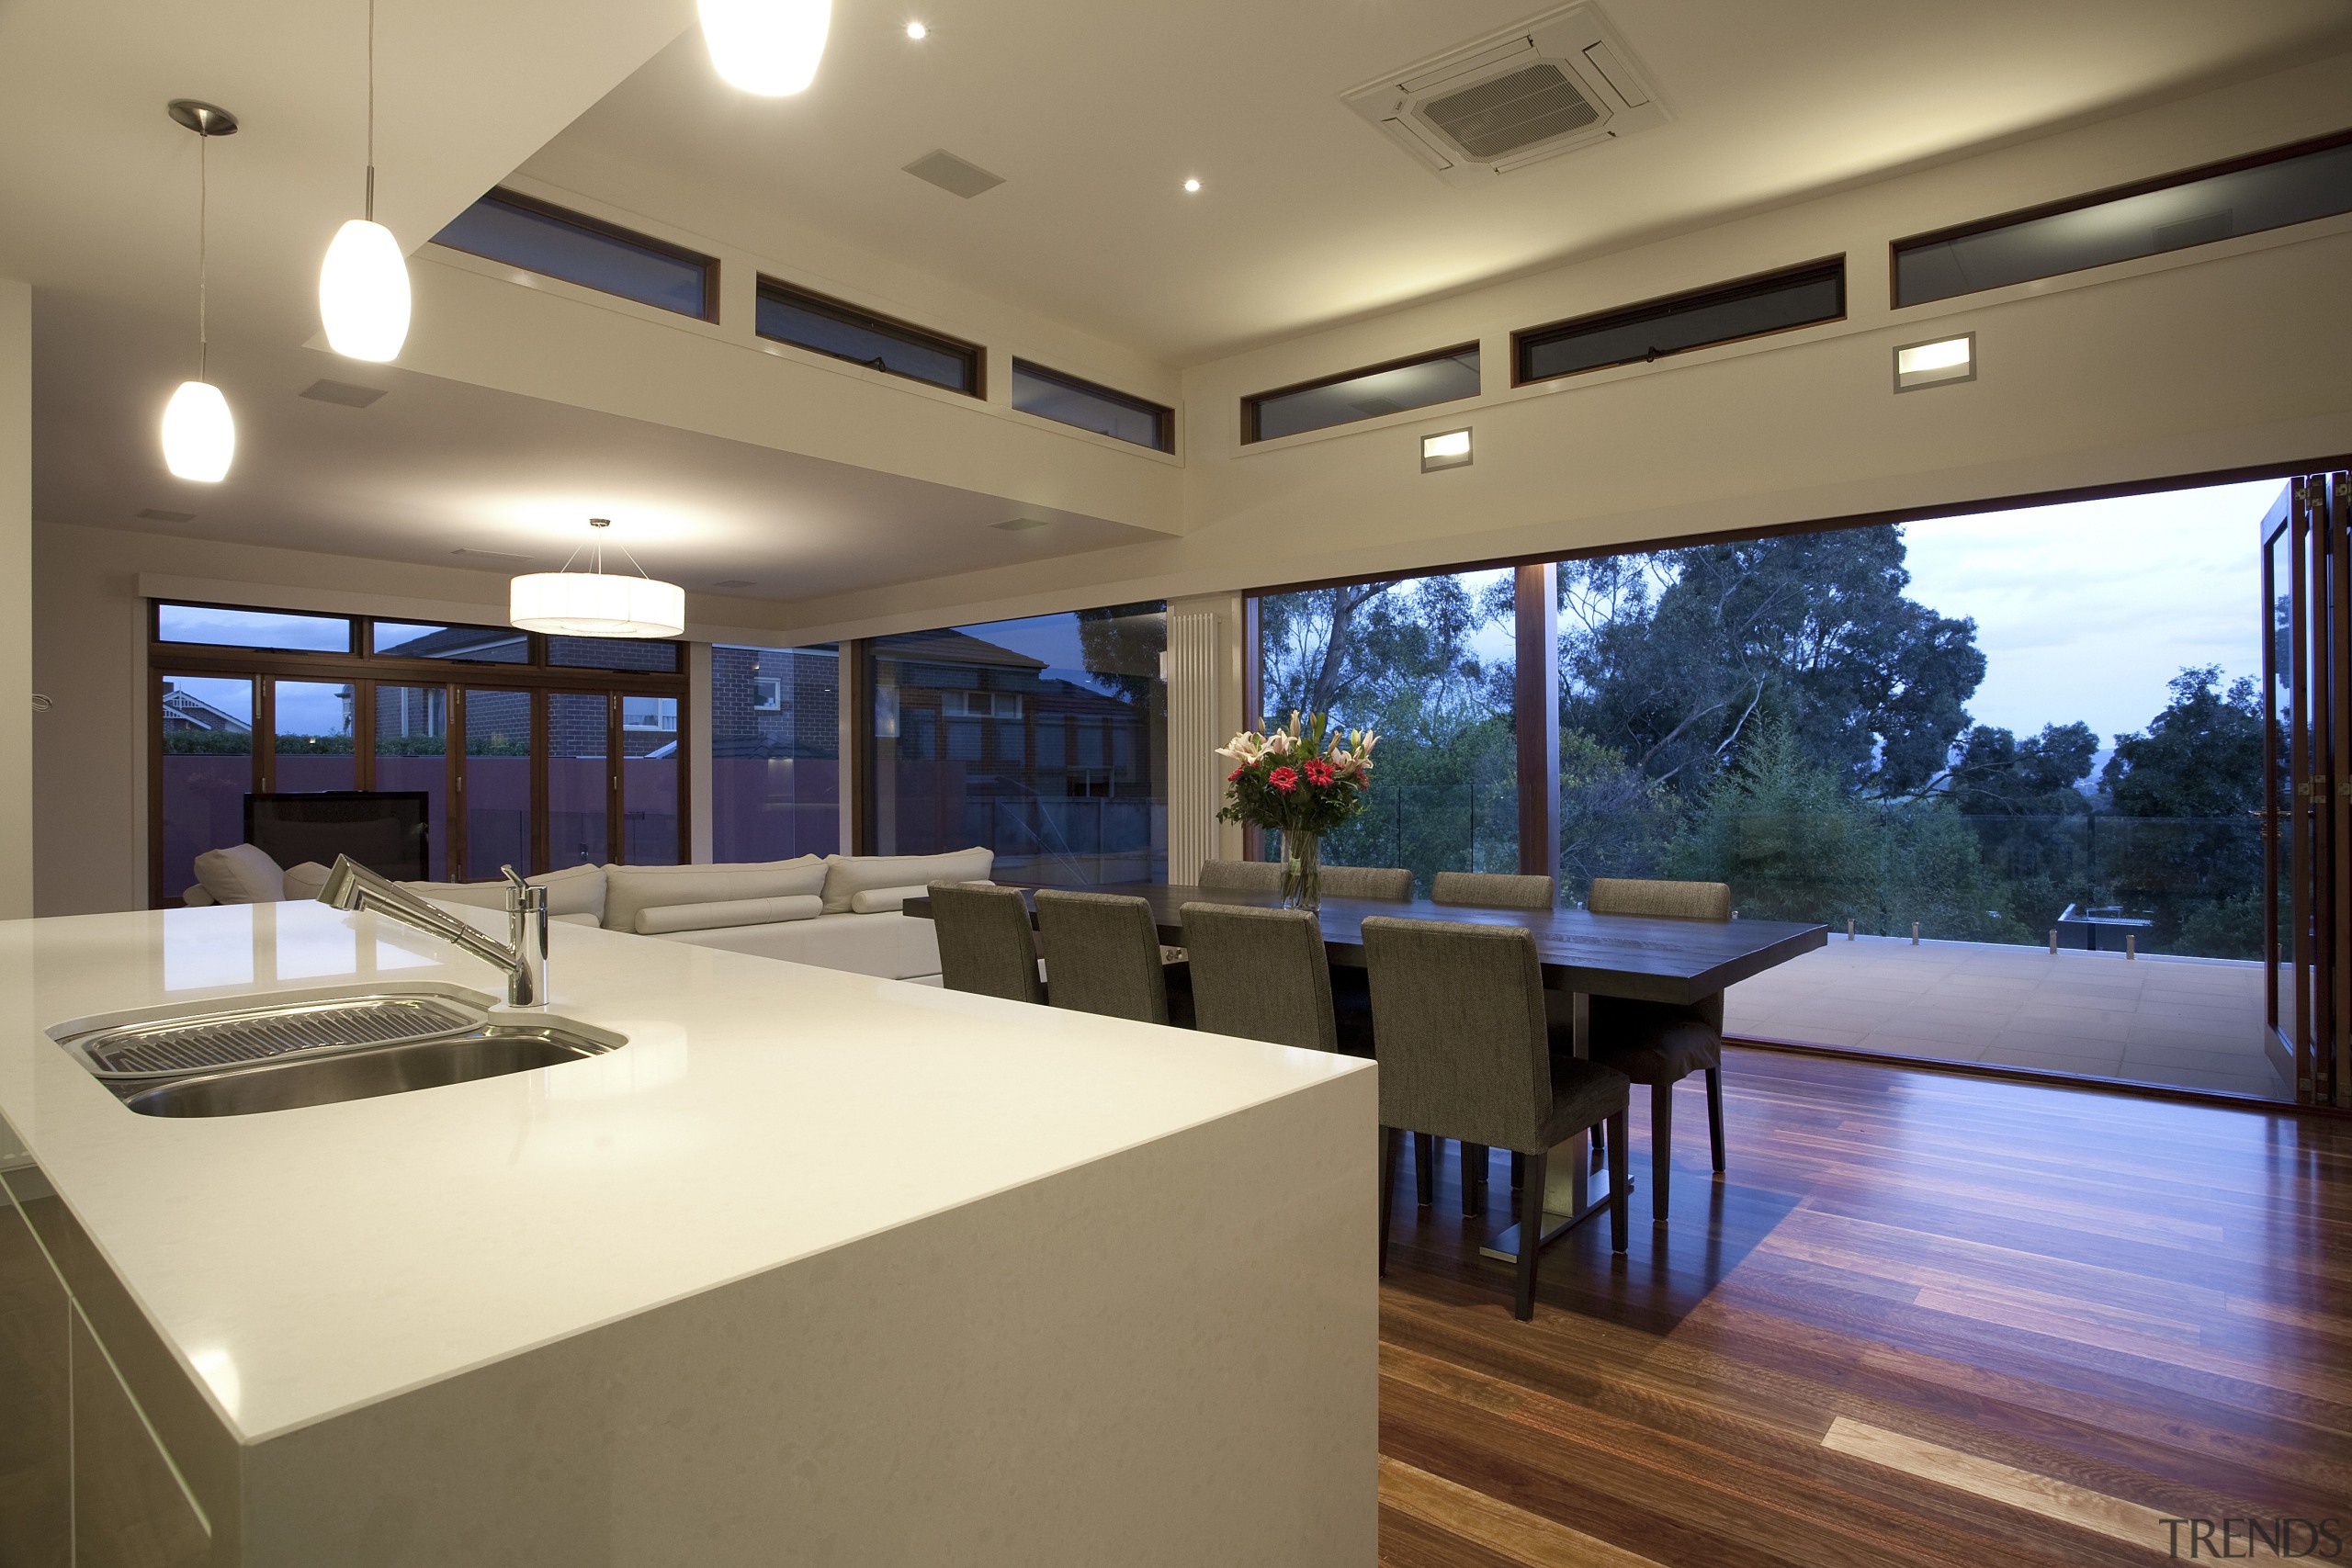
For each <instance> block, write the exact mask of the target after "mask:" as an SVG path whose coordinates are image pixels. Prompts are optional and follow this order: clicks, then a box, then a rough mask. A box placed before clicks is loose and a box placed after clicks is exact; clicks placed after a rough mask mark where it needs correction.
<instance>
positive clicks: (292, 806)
mask: <svg viewBox="0 0 2352 1568" xmlns="http://www.w3.org/2000/svg"><path fill="white" fill-rule="evenodd" d="M431 799H432V797H431V796H430V795H427V794H426V793H425V792H424V790H421V789H385V790H365V789H328V790H318V791H314V792H312V793H310V794H302V795H293V794H273V795H246V796H245V842H247V843H249V844H252V845H253V846H254V848H256V849H258V850H260V851H261V852H263V853H264V854H266V855H267V856H269V858H270V859H272V860H274V861H276V862H277V863H278V864H279V865H282V866H288V865H300V864H301V863H303V862H304V861H316V862H318V863H320V864H321V865H333V864H334V857H335V856H337V855H349V856H350V857H351V858H352V859H353V860H356V861H357V862H358V863H360V864H361V865H364V866H366V867H367V868H368V870H370V871H374V872H380V873H382V874H384V875H386V876H389V877H390V878H392V879H393V880H394V881H396V882H423V881H425V880H427V878H428V877H429V876H430V875H431V873H430V872H429V871H428V870H427V867H428V866H430V865H431V863H432V856H431V848H432V844H431V836H430V835H431V829H430V818H431V807H430V805H429V802H430V801H431Z"/></svg>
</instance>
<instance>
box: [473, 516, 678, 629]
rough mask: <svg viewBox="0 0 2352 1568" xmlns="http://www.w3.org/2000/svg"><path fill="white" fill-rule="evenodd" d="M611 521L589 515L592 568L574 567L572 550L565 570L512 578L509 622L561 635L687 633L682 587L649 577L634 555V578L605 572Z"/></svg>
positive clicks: (577, 555) (576, 556)
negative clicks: (593, 554)
mask: <svg viewBox="0 0 2352 1568" xmlns="http://www.w3.org/2000/svg"><path fill="white" fill-rule="evenodd" d="M612 525H613V520H612V519H611V518H609V517H591V518H590V519H588V526H589V527H591V528H593V529H595V530H597V532H596V533H594V534H592V535H591V536H589V537H590V547H591V548H593V549H594V551H595V556H594V567H593V568H592V570H587V571H574V570H571V560H578V559H579V558H580V552H579V551H578V550H574V551H572V552H571V560H567V561H565V562H564V563H563V570H561V571H533V572H526V573H525V574H524V575H523V576H521V577H518V578H516V579H515V581H513V582H512V583H510V584H509V585H508V587H509V591H510V592H509V598H508V601H507V604H508V614H507V617H506V618H507V619H508V621H510V622H511V623H513V624H514V625H515V626H519V627H520V628H522V629H523V630H524V631H526V632H551V633H553V634H555V635H556V636H558V637H676V636H677V635H678V634H679V633H680V632H682V631H684V630H685V629H686V593H685V590H684V589H683V588H680V587H679V586H678V585H677V584H675V583H673V582H657V581H654V580H653V579H652V578H650V577H648V576H646V575H645V569H644V568H643V567H641V566H638V565H637V558H636V557H635V556H633V555H630V556H629V558H628V563H629V565H631V566H636V567H637V575H636V576H635V577H623V576H620V575H618V574H616V573H609V572H607V571H605V540H604V534H603V530H605V529H606V528H609V527H611V526H612ZM621 553H622V554H624V555H628V547H627V546H623V547H621Z"/></svg>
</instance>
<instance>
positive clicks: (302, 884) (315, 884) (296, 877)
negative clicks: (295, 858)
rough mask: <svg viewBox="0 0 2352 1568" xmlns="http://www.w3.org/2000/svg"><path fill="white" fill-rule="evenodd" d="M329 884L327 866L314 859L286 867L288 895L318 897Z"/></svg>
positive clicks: (293, 896)
mask: <svg viewBox="0 0 2352 1568" xmlns="http://www.w3.org/2000/svg"><path fill="white" fill-rule="evenodd" d="M326 885H327V868H326V867H325V866H322V865H321V864H320V863H318V862H316V861H314V860H306V861H304V862H303V863H301V864H300V865H289V866H288V867H287V868H286V897H288V898H289V899H292V898H316V897H318V896H319V894H320V893H321V892H322V890H323V889H324V888H325V887H326Z"/></svg>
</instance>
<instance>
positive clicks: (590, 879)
mask: <svg viewBox="0 0 2352 1568" xmlns="http://www.w3.org/2000/svg"><path fill="white" fill-rule="evenodd" d="M290 874H291V873H289V875H290ZM523 880H524V881H526V882H527V883H529V884H530V885H531V886H534V887H544V888H546V889H547V890H548V918H549V919H562V918H563V917H564V916H566V915H585V916H587V917H588V919H589V920H590V922H591V923H601V922H602V921H603V919H604V918H605V868H604V867H603V866H601V865H573V866H566V867H565V868H564V869H563V870H561V871H548V872H541V873H540V874H538V875H537V876H526V877H525V878H524V879H523ZM401 886H402V887H405V888H407V889H408V890H409V891H410V892H412V893H413V894H415V895H417V896H418V897H422V898H437V899H439V900H440V901H441V902H442V903H444V904H470V905H472V906H473V907H474V908H478V909H503V908H506V879H505V878H504V877H503V876H502V877H500V878H499V879H498V880H497V881H495V882H403V883H401ZM571 923H572V924H574V925H577V924H579V923H580V922H579V921H577V920H574V921H572V922H571Z"/></svg>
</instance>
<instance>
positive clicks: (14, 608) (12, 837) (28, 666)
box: [0, 277, 33, 919]
mask: <svg viewBox="0 0 2352 1568" xmlns="http://www.w3.org/2000/svg"><path fill="white" fill-rule="evenodd" d="M32 521H33V291H32V289H31V288H30V287H29V286H28V285H27V284H23V283H19V282H17V281H16V280H14V279H13V278H5V277H0V919H21V918H22V917H24V916H27V915H29V914H31V913H32V912H33V712H32V695H33V657H32V653H33V649H32V644H33V627H32V598H33V544H32Z"/></svg>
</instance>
